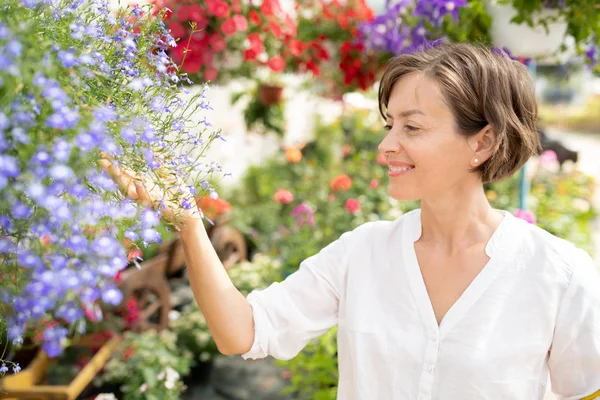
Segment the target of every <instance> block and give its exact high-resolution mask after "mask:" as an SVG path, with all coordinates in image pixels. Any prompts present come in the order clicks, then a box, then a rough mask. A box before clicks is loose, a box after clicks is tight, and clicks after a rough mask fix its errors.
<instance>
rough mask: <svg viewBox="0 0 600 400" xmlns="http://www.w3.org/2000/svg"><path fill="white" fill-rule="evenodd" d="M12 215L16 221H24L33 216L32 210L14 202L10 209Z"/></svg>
mask: <svg viewBox="0 0 600 400" xmlns="http://www.w3.org/2000/svg"><path fill="white" fill-rule="evenodd" d="M12 215H13V217H15V218H18V219H25V218H29V217H31V216H32V215H33V210H32V209H31V207H29V206H27V205H26V204H24V203H22V202H20V201H16V202H15V203H14V204H13V207H12Z"/></svg>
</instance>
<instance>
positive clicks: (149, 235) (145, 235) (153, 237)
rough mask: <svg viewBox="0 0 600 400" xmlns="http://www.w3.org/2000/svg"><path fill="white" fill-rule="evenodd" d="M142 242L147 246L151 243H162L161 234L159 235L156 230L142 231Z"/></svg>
mask: <svg viewBox="0 0 600 400" xmlns="http://www.w3.org/2000/svg"><path fill="white" fill-rule="evenodd" d="M142 240H143V241H144V245H145V246H147V245H148V244H150V243H162V239H161V237H160V233H158V232H157V231H156V230H155V229H150V228H148V229H144V230H143V231H142Z"/></svg>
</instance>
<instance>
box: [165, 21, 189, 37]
mask: <svg viewBox="0 0 600 400" xmlns="http://www.w3.org/2000/svg"><path fill="white" fill-rule="evenodd" d="M169 30H170V31H171V36H173V37H174V38H175V39H179V38H182V37H184V36H185V35H186V33H187V31H186V30H185V28H184V27H183V25H181V24H180V23H179V22H171V24H170V25H169Z"/></svg>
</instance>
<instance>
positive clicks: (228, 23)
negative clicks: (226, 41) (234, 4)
mask: <svg viewBox="0 0 600 400" xmlns="http://www.w3.org/2000/svg"><path fill="white" fill-rule="evenodd" d="M221 31H222V32H223V33H224V34H225V36H229V35H233V34H234V33H235V32H236V31H237V28H236V25H235V22H234V21H233V19H232V18H229V19H226V20H225V21H223V23H222V24H221Z"/></svg>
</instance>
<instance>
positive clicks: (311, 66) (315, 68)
mask: <svg viewBox="0 0 600 400" xmlns="http://www.w3.org/2000/svg"><path fill="white" fill-rule="evenodd" d="M306 69H307V70H309V71H310V72H312V74H313V75H314V76H319V75H320V74H321V68H320V67H319V65H318V64H317V63H315V62H314V61H313V60H310V61H308V62H307V63H306Z"/></svg>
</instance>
